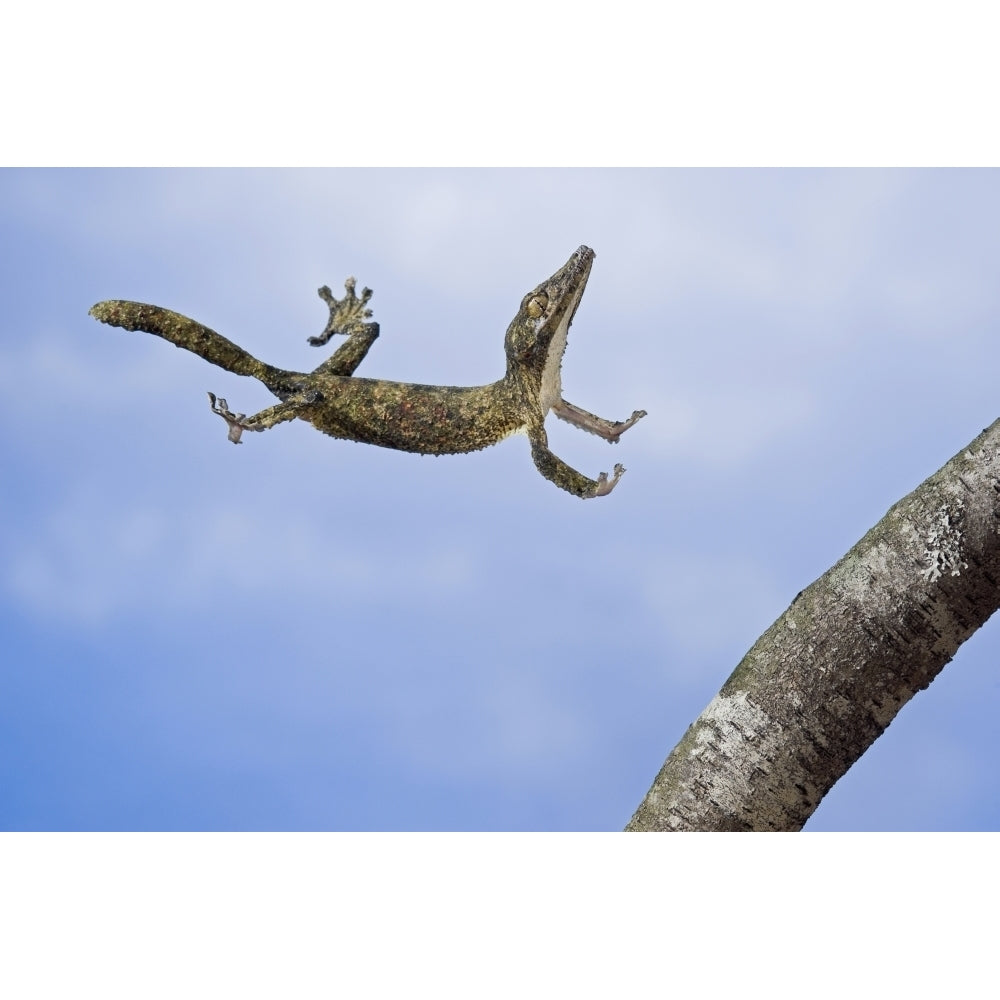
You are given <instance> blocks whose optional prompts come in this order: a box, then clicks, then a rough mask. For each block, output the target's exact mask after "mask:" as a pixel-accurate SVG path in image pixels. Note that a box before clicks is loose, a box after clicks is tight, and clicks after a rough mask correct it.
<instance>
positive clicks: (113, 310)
mask: <svg viewBox="0 0 1000 1000" xmlns="http://www.w3.org/2000/svg"><path fill="white" fill-rule="evenodd" d="M593 262H594V251H593V250H591V249H590V248H589V247H580V248H579V249H578V250H577V251H576V252H575V253H574V254H573V255H572V256H571V257H570V259H569V260H568V261H567V262H566V264H565V265H564V266H563V267H561V268H560V269H559V270H558V271H556V273H555V274H553V275H552V277H551V278H549V279H548V280H547V281H543V282H542V283H541V284H540V285H539V286H538V287H537V288H535V289H533V290H532V291H530V292H528V294H527V295H525V297H524V298H523V300H522V301H521V307H520V308H519V309H518V311H517V315H516V316H515V317H514V319H513V320H512V322H511V324H510V326H509V327H508V328H507V336H506V339H505V341H504V349H505V351H506V354H507V371H506V373H505V374H504V376H503V378H501V379H500V380H499V381H497V382H491V383H490V384H489V385H481V386H471V387H467V388H466V387H459V386H436V385H413V384H410V383H407V382H390V381H386V380H383V379H370V378H354V377H353V376H354V371H355V369H356V368H357V367H358V365H359V364H360V363H361V361H362V360H363V359H364V357H365V355H366V354H367V353H368V349H369V348H370V347H371V345H372V344H373V343H374V342H375V339H376V338H377V337H378V335H379V325H378V323H375V322H369V321H368V320H369V317H370V316H371V314H372V312H371V310H370V309H368V308H366V306H367V303H368V301H369V300H370V299H371V296H372V291H371V289H370V288H363V289H362V291H361V296H360V298H359V297H358V296H357V295H356V293H355V288H356V285H355V281H354V278H348V279H347V281H346V282H345V283H344V287H345V289H346V294H345V295H344V297H343V298H342V299H336V298H334V297H333V293H332V292H331V291H330V289H329V288H327V287H325V286H324V287H323V288H321V289H320V290H319V295H320V297H321V298H322V299H323V301H324V302H326V303H327V305H328V306H329V309H330V318H329V321H328V322H327V324H326V328H325V329H324V330H323V332H322V333H321V334H320V335H319V336H318V337H310V338H309V343H310V344H313V345H314V346H319V345H322V344H325V343H327V342H328V341H329V340H330V338H331V337H332V336H333V335H334V334H340V335H344V336H346V337H347V340H346V341H345V342H344V343H343V344H342V345H341V346H340V347H339V348H338V349H337V351H336V352H335V353H334V354H333V355H332V356H331V357H330V358H328V359H327V360H326V361H324V362H323V363H322V364H321V365H319V367H317V368H315V369H314V370H313V371H311V372H308V373H306V372H296V371H288V370H285V369H283V368H275V367H273V366H272V365H269V364H266V363H265V362H263V361H258V360H257V358H255V357H253V355H251V354H249V353H247V352H246V351H245V350H243V348H242V347H239V346H238V345H236V344H234V343H233V342H232V341H230V340H227V339H226V338H225V337H223V336H221V335H220V334H218V333H216V332H215V331H214V330H210V329H208V327H206V326H203V325H202V324H201V323H197V322H195V321H194V320H192V319H188V318H187V317H186V316H182V315H180V313H175V312H172V311H170V310H169V309H162V308H161V307H159V306H151V305H144V304H143V303H140V302H128V301H124V300H121V299H111V300H108V301H105V302H98V303H97V305H95V306H94V307H93V308H92V309H91V310H90V315H91V316H93V317H94V318H95V319H98V320H100V321H101V322H102V323H108V324H110V325H111V326H117V327H121V328H122V329H125V330H141V331H143V332H145V333H152V334H155V335H156V336H158V337H163V338H164V339H165V340H169V341H170V342H171V343H172V344H174V345H175V346H177V347H183V348H185V349H186V350H189V351H193V352H194V353H195V354H197V355H199V356H200V357H202V358H204V359H205V360H206V361H210V362H211V363H212V364H214V365H218V366H219V367H220V368H224V369H226V371H230V372H234V373H235V374H237V375H250V376H252V377H253V378H256V379H257V380H258V381H260V382H262V383H263V384H264V385H265V386H267V388H268V389H269V390H270V391H271V392H272V393H273V394H274V395H275V396H277V397H278V399H279V400H281V402H280V403H278V404H277V405H276V406H271V407H268V408H267V409H266V410H261V411H260V413H255V414H254V415H253V416H249V417H248V416H246V415H245V414H243V413H233V412H231V411H230V409H229V406H228V404H227V403H226V401H225V400H224V399H221V398H218V397H216V396H215V395H214V393H211V392H210V393H209V394H208V396H209V402H210V405H211V407H212V411H213V412H214V413H217V414H218V415H219V416H220V417H222V418H223V420H225V421H226V423H227V424H228V426H229V440H230V441H232V442H234V443H235V444H239V443H240V438H241V436H242V434H243V432H244V431H263V430H267V428H269V427H273V426H274V425H275V424H279V423H282V422H283V421H285V420H294V419H296V418H298V419H300V420H307V421H308V422H309V423H311V424H312V425H313V426H314V427H315V428H317V430H321V431H323V433H325V434H329V435H331V436H332V437H335V438H345V439H347V440H351V441H360V442H362V443H364V444H375V445H380V446H382V447H383V448H396V449H398V450H400V451H410V452H418V453H420V454H425V455H447V454H457V453H462V452H470V451H478V450H479V449H480V448H486V447H488V446H489V445H492V444H496V443H497V442H499V441H501V440H503V439H504V438H505V437H507V436H508V435H510V434H515V433H518V432H523V433H525V434H527V436H528V440H529V442H530V443H531V456H532V458H533V459H534V461H535V465H536V466H537V468H538V471H539V472H541V474H542V475H543V476H545V478H546V479H549V480H551V481H552V482H553V483H555V484H556V485H557V486H560V487H562V489H564V490H567V491H568V492H570V493H572V494H574V495H575V496H578V497H598V496H604V495H605V494H607V493H610V492H611V491H612V489H614V487H615V484H616V483H617V482H618V480H619V479H620V478H621V476H622V473H623V472H624V471H625V469H624V468H623V467H622V466H621V465H620V464H618V465H616V466H615V467H614V473H613V475H612V477H611V478H610V479H609V478H608V474H607V473H606V472H602V473H601V474H600V475H599V476H598V477H597V479H588V478H587V477H586V476H584V475H582V474H581V473H579V472H577V471H576V470H575V469H573V468H571V467H570V466H568V465H567V464H566V463H565V462H564V461H562V459H560V458H558V457H557V456H556V455H554V454H553V453H552V452H551V451H550V450H549V446H548V439H547V437H546V434H545V417H546V415H547V414H548V413H549V411H550V410H551V411H552V412H553V413H555V415H556V416H557V417H560V418H561V419H563V420H566V421H568V422H569V423H571V424H574V425H575V426H576V427H580V428H582V429H583V430H585V431H589V432H590V433H592V434H597V435H598V436H600V437H602V438H604V439H605V440H606V441H609V442H611V443H612V444H615V443H617V441H618V439H619V438H620V437H621V435H622V434H623V433H624V432H625V431H627V430H628V429H629V428H630V427H631V426H632V425H633V424H635V423H636V421H638V420H639V419H640V418H642V417H644V416H645V415H646V411H645V410H636V411H635V412H634V413H633V414H632V416H631V417H629V418H628V420H618V421H611V420H605V419H604V418H603V417H598V416H595V415H594V414H593V413H588V412H587V411H586V410H583V409H581V408H580V407H578V406H574V405H573V404H572V403H570V402H567V401H566V400H565V399H563V398H562V379H561V373H560V368H561V365H562V357H563V352H564V351H565V350H566V336H567V333H568V331H569V327H570V324H571V323H572V322H573V316H574V315H575V313H576V310H577V306H579V304H580V298H581V297H582V295H583V290H584V288H585V287H586V285H587V279H588V278H589V277H590V269H591V266H592V264H593Z"/></svg>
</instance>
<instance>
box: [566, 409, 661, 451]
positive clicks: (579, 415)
mask: <svg viewBox="0 0 1000 1000" xmlns="http://www.w3.org/2000/svg"><path fill="white" fill-rule="evenodd" d="M552 412H553V413H554V414H555V415H556V416H557V417H559V419H560V420H565V421H566V422H567V423H569V424H573V426H574V427H579V428H580V429H581V430H584V431H589V432H590V433H591V434H596V435H597V436H598V437H602V438H604V440H605V441H610V442H611V444H617V443H618V440H619V438H621V436H622V435H623V434H624V433H625V432H626V431H627V430H628V429H629V428H630V427H633V426H634V425H635V424H637V423H638V422H639V421H640V420H641V419H642V418H643V417H644V416H646V411H645V410H636V411H635V412H634V413H633V414H632V416H631V417H629V418H628V420H605V419H604V417H599V416H597V415H596V414H594V413H589V412H588V411H587V410H584V409H583V408H581V407H579V406H574V405H573V404H572V403H567V402H566V400H565V399H560V400H559V402H558V403H556V404H555V405H554V406H553V407H552Z"/></svg>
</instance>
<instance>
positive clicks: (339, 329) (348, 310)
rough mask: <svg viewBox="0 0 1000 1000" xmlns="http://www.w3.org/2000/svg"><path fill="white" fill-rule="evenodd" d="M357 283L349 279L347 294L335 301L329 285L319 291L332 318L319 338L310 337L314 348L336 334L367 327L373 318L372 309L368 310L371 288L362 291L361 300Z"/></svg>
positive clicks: (345, 285)
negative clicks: (367, 322)
mask: <svg viewBox="0 0 1000 1000" xmlns="http://www.w3.org/2000/svg"><path fill="white" fill-rule="evenodd" d="M356 285H357V282H356V281H355V280H354V278H348V279H347V281H345V282H344V288H345V289H346V290H347V294H346V295H345V296H344V297H343V298H342V299H335V298H334V297H333V292H331V291H330V289H329V287H328V286H327V285H324V286H323V287H322V288H321V289H320V290H319V297H320V298H321V299H322V300H323V301H324V302H325V303H326V304H327V305H328V306H329V307H330V318H329V320H327V324H326V327H325V329H324V330H323V332H322V333H321V334H320V335H319V336H318V337H310V338H309V343H310V344H312V346H313V347H322V346H323V344H325V343H327V341H329V339H330V338H331V337H332V336H333V335H334V334H337V333H339V334H344V335H347V334H350V333H353V332H354V331H356V330H357V329H358V328H359V327H362V326H365V325H366V324H365V320H366V319H368V317H369V316H371V314H372V311H371V309H366V308H365V306H366V305H367V304H368V300H369V299H370V298H371V297H372V290H371V289H370V288H362V289H361V298H360V299H359V298H358V297H357V295H355V294H354V289H355V287H356Z"/></svg>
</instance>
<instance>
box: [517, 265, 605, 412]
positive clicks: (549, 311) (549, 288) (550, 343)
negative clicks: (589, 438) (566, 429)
mask: <svg viewBox="0 0 1000 1000" xmlns="http://www.w3.org/2000/svg"><path fill="white" fill-rule="evenodd" d="M593 263H594V251H593V250H591V249H590V247H580V249H579V250H577V251H576V252H575V253H574V254H573V256H572V257H570V259H569V260H568V261H566V263H565V264H564V265H563V266H562V267H561V268H559V270H558V271H556V273H555V274H553V275H552V277H551V278H549V279H548V280H547V281H543V282H542V283H541V284H540V285H539V286H538V287H537V288H535V289H532V291H530V292H528V294H527V295H525V297H524V298H523V299H522V301H521V308H520V309H518V311H517V315H516V316H515V317H514V319H513V321H512V322H511V324H510V326H509V327H507V337H506V339H505V341H504V349H505V351H506V352H507V372H508V374H509V375H510V374H521V375H531V376H534V377H535V378H537V379H538V380H539V383H540V388H541V396H542V405H543V408H544V410H548V408H549V407H550V406H552V404H553V403H556V402H558V400H559V397H560V395H561V394H562V389H561V384H560V377H559V367H560V365H561V364H562V356H563V352H564V351H565V350H566V335H567V333H568V332H569V326H570V323H572V322H573V316H574V315H575V314H576V309H577V306H578V305H579V304H580V299H581V297H582V296H583V290H584V288H586V287H587V279H588V278H589V277H590V268H591V266H592V265H593Z"/></svg>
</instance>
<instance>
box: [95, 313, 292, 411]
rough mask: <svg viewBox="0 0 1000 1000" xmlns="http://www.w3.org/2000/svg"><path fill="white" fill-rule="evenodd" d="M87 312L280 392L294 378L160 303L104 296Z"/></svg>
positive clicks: (100, 319)
mask: <svg viewBox="0 0 1000 1000" xmlns="http://www.w3.org/2000/svg"><path fill="white" fill-rule="evenodd" d="M90 315H91V316H93V317H94V319H96V320H99V321H100V322H101V323H107V324H108V325H109V326H117V327H120V328H121V329H123V330H130V331H135V330H141V331H142V332H143V333H152V334H153V335H154V336H157V337H162V338H163V339H164V340H169V341H170V343H171V344H173V345H174V346H175V347H183V348H184V350H186V351H191V352H192V353H194V354H197V355H198V357H200V358H204V359H205V360H206V361H208V362H210V363H211V364H213V365H218V366H219V367H220V368H224V369H225V370H226V371H227V372H233V374H235V375H249V376H250V377H251V378H255V379H257V380H258V381H260V382H263V383H264V385H266V386H267V388H268V389H270V390H271V392H273V393H275V395H278V396H281V395H284V394H287V392H288V391H289V390H288V389H287V388H286V386H287V384H288V383H289V381H290V380H294V378H295V376H296V373H295V372H288V371H285V370H284V369H282V368H275V367H274V366H273V365H269V364H266V363H265V362H263V361H259V360H258V359H257V358H255V357H254V356H253V355H252V354H250V353H249V352H248V351H245V350H243V348H242V347H240V346H239V345H238V344H234V343H233V342H232V341H231V340H227V339H226V338H225V337H223V336H222V334H220V333H216V332H215V331H214V330H210V329H209V328H208V327H207V326H203V325H202V324H201V323H198V322H196V321H195V320H193V319H188V317H187V316H182V315H181V314H180V313H176V312H173V311H171V310H170V309H162V308H161V307H160V306H151V305H146V304H144V303H142V302H129V301H127V300H125V299H108V300H106V301H104V302H98V303H97V305H95V306H94V307H93V308H92V309H91V310H90Z"/></svg>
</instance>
